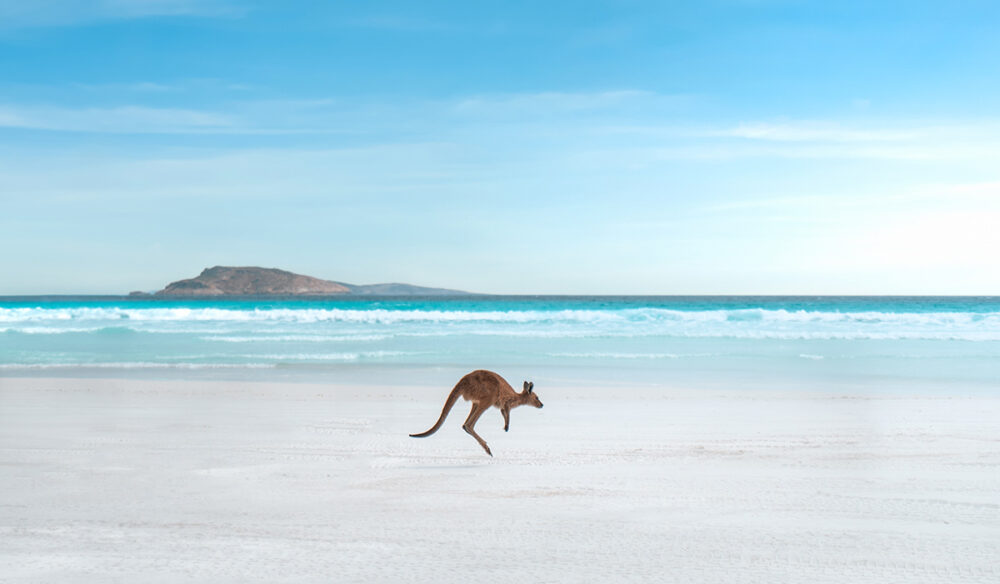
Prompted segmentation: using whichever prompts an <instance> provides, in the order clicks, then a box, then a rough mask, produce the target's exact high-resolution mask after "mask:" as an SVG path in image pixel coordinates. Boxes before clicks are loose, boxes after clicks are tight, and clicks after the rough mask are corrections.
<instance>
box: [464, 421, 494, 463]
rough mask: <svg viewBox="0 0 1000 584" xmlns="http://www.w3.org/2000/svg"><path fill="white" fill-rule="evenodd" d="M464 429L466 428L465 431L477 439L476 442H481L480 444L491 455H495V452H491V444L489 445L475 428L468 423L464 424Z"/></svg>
mask: <svg viewBox="0 0 1000 584" xmlns="http://www.w3.org/2000/svg"><path fill="white" fill-rule="evenodd" d="M462 429H463V430H465V431H466V433H468V434H469V436H472V437H473V438H475V439H476V442H478V443H479V445H480V446H482V447H483V450H485V451H486V454H489V455H490V456H493V453H492V452H490V447H489V446H488V445H487V444H486V441H485V440H483V439H482V438H481V437H480V436H479V434H476V431H475V430H473V429H472V427H471V426H468V425H463V426H462Z"/></svg>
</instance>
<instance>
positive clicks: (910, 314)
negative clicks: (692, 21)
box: [0, 296, 1000, 391]
mask: <svg viewBox="0 0 1000 584" xmlns="http://www.w3.org/2000/svg"><path fill="white" fill-rule="evenodd" d="M476 368H489V369H494V370H496V371H498V372H501V373H502V374H505V375H508V376H509V377H510V378H513V379H512V380H516V379H521V378H524V379H528V378H532V379H535V380H536V381H538V380H548V381H552V382H559V383H564V384H565V383H589V384H612V385H613V384H615V383H620V382H629V383H649V384H663V385H670V386H679V387H730V388H739V387H747V388H767V387H776V386H781V387H787V386H799V387H804V388H810V387H812V388H817V389H822V388H835V389H850V388H869V389H871V388H876V389H877V388H885V390H886V391H893V390H898V389H907V388H921V387H929V386H934V387H939V386H941V385H942V384H944V385H948V386H954V387H961V388H980V389H985V390H992V389H994V388H996V387H997V383H998V382H1000V297H749V296H743V297H740V296H727V297H677V296H665V297H634V296H627V297H611V296H586V297H583V296H577V297H553V296H543V297H511V296H501V297H495V296H474V297H454V298H451V297H405V298H404V297H399V298H371V297H367V298H365V297H338V298H322V299H319V298H317V299H302V298H253V299H218V300H215V299H211V300H206V299H184V300H179V299H162V298H156V297H151V298H132V297H95V296H85V297H68V296H59V297H39V296H36V297H0V378H2V377H15V376H25V375H44V376H61V375H74V376H102V377H103V376H145V377H171V376H184V377H191V376H195V377H210V378H243V379H246V378H250V379H292V380H309V381H329V382H338V381H342V382H359V381H361V382H371V383H381V382H386V383H394V382H397V381H403V380H412V379H413V378H414V376H416V377H417V378H419V379H435V380H436V379H443V378H448V379H450V378H451V377H454V376H456V375H459V374H461V373H462V372H464V371H468V370H471V369H476ZM514 382H515V383H516V381H514Z"/></svg>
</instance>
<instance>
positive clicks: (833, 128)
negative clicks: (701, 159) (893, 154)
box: [712, 121, 925, 142]
mask: <svg viewBox="0 0 1000 584" xmlns="http://www.w3.org/2000/svg"><path fill="white" fill-rule="evenodd" d="M712 134H713V135H716V136H723V137H732V138H747V139H750V140H770V141H776V142H898V141H901V140H913V139H914V138H919V137H922V136H923V135H924V134H925V132H923V131H922V129H907V128H902V129H888V128H857V127H849V126H844V125H842V124H838V123H834V122H813V121H804V122H785V123H770V122H751V123H742V124H739V125H737V126H736V127H732V128H725V129H722V130H717V131H715V132H713V133H712Z"/></svg>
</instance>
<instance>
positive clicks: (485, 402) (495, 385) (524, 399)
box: [410, 369, 542, 456]
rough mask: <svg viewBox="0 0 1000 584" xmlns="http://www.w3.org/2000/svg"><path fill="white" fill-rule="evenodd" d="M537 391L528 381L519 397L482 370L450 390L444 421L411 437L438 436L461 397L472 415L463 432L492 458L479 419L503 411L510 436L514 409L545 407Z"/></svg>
mask: <svg viewBox="0 0 1000 584" xmlns="http://www.w3.org/2000/svg"><path fill="white" fill-rule="evenodd" d="M534 387H535V384H534V383H531V382H528V381H525V382H524V391H522V392H521V393H517V392H516V391H514V388H513V387H511V386H510V384H509V383H507V380H506V379H504V378H503V377H500V376H499V375H497V374H496V373H493V372H492V371H485V370H483V369H480V370H478V371H473V372H472V373H469V374H468V375H466V376H465V377H463V378H461V379H459V380H458V383H457V384H455V389H453V390H451V393H450V394H448V399H446V400H445V402H444V408H443V409H442V410H441V417H440V418H438V421H437V422H435V423H434V426H432V427H431V429H430V430H428V431H426V432H421V433H420V434H410V436H412V437H413V438H426V437H427V436H430V435H431V434H433V433H434V432H437V431H438V428H440V427H441V424H443V423H444V419H445V418H447V417H448V412H450V411H451V408H452V407H453V406H454V405H455V402H456V401H458V398H459V396H461V397H464V398H465V401H470V402H472V411H471V412H469V417H468V418H466V420H465V423H464V424H462V429H463V430H465V431H466V432H468V433H469V434H470V435H471V436H472V437H473V438H475V439H476V442H479V445H480V446H482V447H483V450H485V451H486V454H489V455H490V456H493V453H492V452H490V447H489V446H487V445H486V441H485V440H483V439H482V438H481V437H480V436H479V434H476V422H477V421H478V420H479V416H481V415H483V412H485V411H486V410H488V409H490V406H495V407H497V408H500V413H502V414H503V431H504V432H507V431H508V430H510V410H511V408H516V407H517V406H523V405H531V406H535V407H536V408H540V407H542V402H541V401H540V400H539V399H538V396H537V395H536V394H535V392H534V391H533V390H534Z"/></svg>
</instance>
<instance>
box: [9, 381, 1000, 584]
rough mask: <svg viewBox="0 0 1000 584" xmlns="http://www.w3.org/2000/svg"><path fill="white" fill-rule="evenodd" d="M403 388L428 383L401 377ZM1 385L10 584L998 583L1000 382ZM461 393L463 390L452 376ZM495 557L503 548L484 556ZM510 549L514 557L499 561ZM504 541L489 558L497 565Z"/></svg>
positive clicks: (70, 382) (62, 382)
mask: <svg viewBox="0 0 1000 584" xmlns="http://www.w3.org/2000/svg"><path fill="white" fill-rule="evenodd" d="M415 381H418V380H415ZM419 381H421V383H420V384H417V383H414V384H411V385H402V386H400V385H365V384H356V383H347V384H343V385H333V384H314V383H303V382H295V383H288V382H282V381H270V382H250V381H246V382H234V381H218V380H138V379H127V378H125V379H123V378H114V379H97V378H83V379H80V378H76V379H74V378H61V377H55V378H36V377H31V378H10V377H2V378H0V468H3V469H5V470H4V471H3V473H0V490H2V492H4V493H5V501H4V504H3V505H0V537H2V539H3V540H4V542H5V546H4V549H2V550H0V571H2V573H4V574H5V576H6V577H7V578H8V579H9V581H11V582H46V581H60V582H110V581H120V580H122V579H142V580H144V581H147V580H148V581H152V582H169V581H179V580H183V581H206V582H207V581H213V582H245V581H260V582H265V581H267V582H273V581H286V580H287V581H317V582H319V581H329V579H330V578H331V577H335V578H336V579H337V580H338V581H344V582H362V581H367V582H372V581H375V582H431V581H442V580H443V581H452V580H458V579H462V580H468V579H470V578H471V579H473V580H477V581H484V582H494V581H500V580H504V581H509V580H510V579H518V580H523V581H532V582H537V581H568V580H572V581H580V582H597V581H607V579H609V578H616V577H617V578H625V579H630V580H635V581H655V580H658V579H661V578H663V577H664V574H669V576H670V579H674V580H677V581H699V582H709V583H711V582H729V581H732V580H733V579H734V577H736V578H737V579H740V580H746V581H765V582H772V581H811V582H831V583H833V582H838V583H839V582H843V581H851V582H873V583H874V582H883V581H887V580H905V581H908V582H940V581H943V580H948V579H950V580H952V581H955V580H956V579H960V580H962V581H965V582H977V581H982V582H990V581H995V580H996V579H997V577H998V576H1000V568H998V566H1000V557H998V552H997V550H996V548H995V546H992V543H991V542H993V541H996V540H997V539H998V538H1000V516H998V514H997V508H998V507H1000V502H998V501H997V500H996V493H997V492H1000V472H997V471H998V470H1000V452H998V449H997V444H998V442H1000V438H998V436H997V433H996V430H995V420H996V419H1000V397H994V396H987V395H954V394H951V395H949V394H938V395H921V394H917V395H899V394H893V395H883V396H878V395H867V396H864V395H855V396H849V395H835V394H826V393H823V392H809V391H792V390H782V391H773V392H747V391H737V390H730V391H728V392H716V391H706V390H703V389H691V388H687V389H685V388H665V387H663V386H649V387H640V386H632V387H630V388H629V389H630V391H624V392H609V391H608V388H607V387H572V386H567V385H551V384H550V385H549V386H542V385H539V384H538V383H537V381H536V391H537V392H538V393H539V396H540V397H541V398H542V400H543V401H544V402H545V404H546V407H545V409H544V410H535V409H532V408H518V409H515V410H514V411H513V412H512V413H511V429H510V432H508V433H505V432H503V429H502V418H501V416H500V414H499V412H496V411H492V410H491V411H489V412H487V413H486V414H485V415H484V416H483V418H482V419H481V421H480V423H479V425H478V426H477V431H478V432H479V433H480V434H481V435H482V436H483V438H484V439H486V440H487V442H489V444H490V446H491V448H492V450H493V452H494V455H495V456H494V457H493V458H490V457H488V456H486V455H485V454H484V453H483V452H482V450H481V449H480V448H479V446H478V445H477V444H476V443H475V441H474V440H472V439H471V437H469V436H467V435H466V434H465V433H464V432H462V430H461V423H462V421H463V420H464V418H465V415H466V414H467V411H468V407H467V405H466V404H464V402H459V404H458V405H457V406H456V408H455V409H454V410H453V411H452V412H451V415H450V416H449V418H448V419H447V421H446V422H445V424H444V426H443V427H442V429H441V430H440V431H439V432H438V433H437V434H435V435H434V436H431V437H428V438H425V439H419V440H418V439H412V438H409V437H408V436H407V434H408V433H411V432H416V431H420V430H423V429H426V427H429V426H430V425H431V424H432V423H433V422H434V420H435V419H436V418H437V416H438V414H439V413H440V408H441V404H442V403H443V401H444V398H445V396H446V395H447V392H448V390H449V389H450V385H448V386H441V385H435V384H431V385H428V384H424V383H422V380H419ZM452 383H453V381H452ZM498 550H504V551H498ZM507 550H512V551H513V553H516V554H517V555H518V557H519V561H517V562H514V563H510V562H507V561H505V560H503V559H502V558H503V554H505V553H507ZM498 554H500V555H498Z"/></svg>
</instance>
